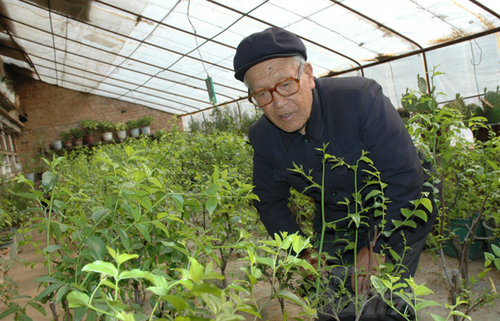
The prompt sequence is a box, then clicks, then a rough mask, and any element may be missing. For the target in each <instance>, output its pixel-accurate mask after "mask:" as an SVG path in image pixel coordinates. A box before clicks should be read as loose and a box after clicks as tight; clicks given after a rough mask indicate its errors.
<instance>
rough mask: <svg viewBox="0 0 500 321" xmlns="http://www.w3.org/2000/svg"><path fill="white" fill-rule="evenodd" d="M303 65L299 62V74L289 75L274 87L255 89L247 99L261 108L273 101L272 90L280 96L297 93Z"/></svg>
mask: <svg viewBox="0 0 500 321" xmlns="http://www.w3.org/2000/svg"><path fill="white" fill-rule="evenodd" d="M303 67H304V64H302V63H301V64H300V66H299V75H298V76H297V78H293V77H290V78H288V79H285V80H283V81H281V82H279V83H277V84H276V86H274V88H271V89H262V90H259V91H256V92H254V93H253V94H251V95H250V96H248V100H249V101H250V102H251V103H252V104H254V105H255V106H256V107H259V108H262V107H264V106H266V105H269V104H270V103H272V102H273V100H274V97H273V92H274V91H275V92H277V93H278V94H279V95H280V96H282V97H288V96H291V95H293V94H295V93H297V92H298V91H299V90H300V76H301V75H302V69H303Z"/></svg>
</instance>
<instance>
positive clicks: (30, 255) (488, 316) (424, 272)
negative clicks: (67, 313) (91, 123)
mask: <svg viewBox="0 0 500 321" xmlns="http://www.w3.org/2000/svg"><path fill="white" fill-rule="evenodd" d="M33 233H36V232H35V231H34V232H33ZM33 238H34V239H39V240H40V241H43V236H42V235H39V234H36V235H33ZM18 258H19V259H20V260H17V261H16V262H15V263H14V266H13V267H12V269H11V270H10V271H9V272H8V274H7V275H8V276H9V277H10V278H12V279H13V280H14V281H15V282H17V284H18V287H19V288H18V291H19V293H20V294H22V295H30V296H36V295H37V293H39V292H40V291H41V290H39V289H38V287H37V282H34V279H36V278H37V277H39V276H41V275H43V274H45V273H46V268H45V267H44V266H43V264H41V263H36V264H34V265H33V267H31V265H29V266H27V267H26V266H25V264H23V263H22V261H24V262H33V263H34V262H36V261H37V260H39V261H41V259H42V258H40V257H39V258H37V256H36V255H34V250H33V249H32V248H31V247H30V246H25V247H24V248H21V251H20V253H18ZM236 259H237V257H236V256H234V259H233V260H232V261H231V263H230V265H229V267H228V272H227V275H228V276H230V275H236V274H239V275H241V273H240V271H239V267H240V266H243V265H244V264H245V262H242V261H237V260H236ZM439 264H440V259H439V258H438V257H433V256H432V255H430V254H429V253H427V252H425V251H424V252H423V253H422V256H421V259H420V266H419V269H418V271H417V274H416V275H415V281H416V282H417V284H422V283H425V285H426V286H427V287H428V288H430V289H431V290H432V291H433V292H434V294H432V295H428V296H426V297H425V298H426V299H429V300H434V301H436V302H438V303H440V304H441V305H442V306H441V307H432V308H426V309H425V310H421V311H420V313H419V320H420V321H432V320H433V318H432V317H431V316H430V314H429V313H433V314H437V315H440V316H442V317H444V318H445V319H446V317H447V309H446V308H445V307H444V306H445V304H446V302H449V297H450V290H449V286H448V284H447V281H446V279H445V276H444V273H443V268H442V267H441V266H440V265H439ZM446 265H447V267H448V271H449V274H450V275H451V270H452V269H456V268H457V266H458V262H457V259H453V258H448V257H446ZM483 270H484V261H482V260H479V261H471V262H470V267H469V271H470V275H472V276H474V277H475V278H476V279H477V275H478V274H479V272H481V271H483ZM490 284H494V285H495V287H496V289H498V291H500V271H498V270H496V269H495V268H493V269H492V270H490V271H489V272H488V273H487V276H486V277H485V278H483V279H480V280H478V281H477V282H476V283H475V284H474V286H472V291H473V292H475V293H482V292H483V291H485V290H487V291H489V289H490ZM270 291H271V287H270V285H269V283H268V282H266V281H261V282H259V283H258V284H257V286H256V288H255V293H256V296H257V298H258V299H257V303H258V304H259V305H263V304H265V302H266V301H267V299H268V298H269V295H270ZM0 295H1V293H0ZM18 302H19V303H22V302H26V299H19V301H18ZM5 310H6V307H5V306H3V304H2V303H0V314H1V313H2V312H3V311H5ZM45 310H46V311H47V316H43V315H41V314H40V312H38V311H36V310H34V309H33V308H30V307H28V308H27V315H28V316H30V317H31V318H32V319H33V320H36V321H38V320H40V321H44V320H54V318H53V317H52V315H51V313H50V309H49V307H48V304H47V305H46V306H45ZM285 310H286V311H287V313H289V316H288V320H292V318H294V317H297V318H298V314H299V312H300V308H299V307H298V306H296V305H294V304H293V303H290V302H286V304H285ZM57 311H58V312H59V313H61V311H62V308H61V307H60V306H59V307H57ZM246 317H247V320H248V321H250V320H252V319H253V318H252V317H250V316H246ZM470 317H471V318H472V320H477V321H494V320H495V321H496V320H500V299H499V300H497V301H495V302H494V303H493V304H485V305H483V306H479V307H477V308H476V309H475V310H474V311H473V312H472V313H471V314H470ZM60 319H62V318H61V317H60ZM299 319H300V318H299ZM3 320H5V321H11V320H13V317H12V315H11V316H8V317H6V318H4V319H3ZM262 320H269V321H282V320H283V315H282V312H281V308H280V305H279V303H278V302H277V300H275V301H272V302H270V303H269V304H268V305H267V306H266V307H265V308H264V309H263V311H262Z"/></svg>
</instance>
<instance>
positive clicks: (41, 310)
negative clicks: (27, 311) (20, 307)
mask: <svg viewBox="0 0 500 321" xmlns="http://www.w3.org/2000/svg"><path fill="white" fill-rule="evenodd" d="M28 304H29V305H30V306H31V307H32V308H33V309H35V310H37V311H38V312H40V313H41V314H43V316H44V317H46V316H47V313H46V312H45V309H44V308H43V306H42V305H41V304H38V303H36V302H28ZM1 319H2V317H0V320H1Z"/></svg>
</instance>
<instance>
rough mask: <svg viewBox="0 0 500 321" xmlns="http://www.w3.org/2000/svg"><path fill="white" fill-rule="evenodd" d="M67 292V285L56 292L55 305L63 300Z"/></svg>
mask: <svg viewBox="0 0 500 321" xmlns="http://www.w3.org/2000/svg"><path fill="white" fill-rule="evenodd" d="M68 290H69V285H67V284H66V285H64V286H62V287H60V288H59V290H57V295H56V303H57V304H59V303H61V300H62V299H63V298H64V296H65V295H66V293H67V292H68Z"/></svg>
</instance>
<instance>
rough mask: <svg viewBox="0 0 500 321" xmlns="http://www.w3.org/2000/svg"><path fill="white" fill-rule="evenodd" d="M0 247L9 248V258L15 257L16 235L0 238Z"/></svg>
mask: <svg viewBox="0 0 500 321" xmlns="http://www.w3.org/2000/svg"><path fill="white" fill-rule="evenodd" d="M0 248H9V249H10V259H11V260H12V259H15V258H16V256H17V242H16V237H15V236H13V237H11V238H8V239H6V238H2V239H0Z"/></svg>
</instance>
